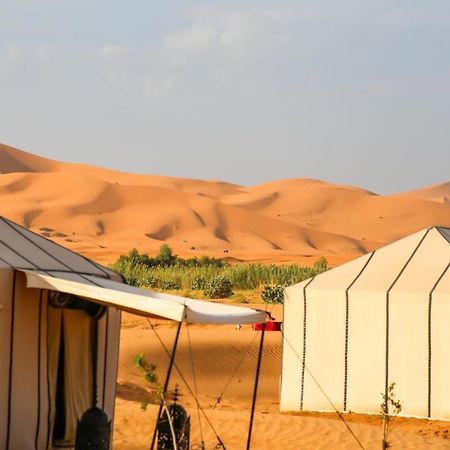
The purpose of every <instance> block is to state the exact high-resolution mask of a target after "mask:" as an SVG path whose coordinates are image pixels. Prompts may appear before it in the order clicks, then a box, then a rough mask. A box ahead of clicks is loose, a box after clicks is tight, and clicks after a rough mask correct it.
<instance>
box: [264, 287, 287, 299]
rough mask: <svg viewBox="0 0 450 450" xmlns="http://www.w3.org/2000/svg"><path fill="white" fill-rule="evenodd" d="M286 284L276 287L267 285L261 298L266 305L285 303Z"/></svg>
mask: <svg viewBox="0 0 450 450" xmlns="http://www.w3.org/2000/svg"><path fill="white" fill-rule="evenodd" d="M285 288H286V286H285V285H284V284H276V285H274V286H269V285H265V286H264V289H263V291H262V292H261V298H262V301H263V302H264V303H283V302H284V289H285Z"/></svg>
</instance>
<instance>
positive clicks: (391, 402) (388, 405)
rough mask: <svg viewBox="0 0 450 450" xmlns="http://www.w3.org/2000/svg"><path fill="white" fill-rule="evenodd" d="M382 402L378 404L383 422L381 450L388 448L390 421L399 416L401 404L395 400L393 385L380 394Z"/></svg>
mask: <svg viewBox="0 0 450 450" xmlns="http://www.w3.org/2000/svg"><path fill="white" fill-rule="evenodd" d="M381 397H382V399H383V401H382V402H381V404H380V417H381V419H382V421H383V440H382V444H381V448H382V450H386V449H387V448H389V441H388V437H389V431H390V426H391V425H392V420H393V419H394V418H395V417H396V416H397V415H398V414H400V412H401V410H402V402H401V401H400V400H398V399H397V398H396V394H395V383H391V384H390V385H389V386H388V389H387V392H386V393H381Z"/></svg>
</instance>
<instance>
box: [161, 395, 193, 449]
mask: <svg viewBox="0 0 450 450" xmlns="http://www.w3.org/2000/svg"><path fill="white" fill-rule="evenodd" d="M177 394H178V391H177V389H175V397H174V401H173V404H172V405H170V406H169V407H168V410H169V416H170V421H171V422H172V427H173V431H172V429H171V426H170V421H169V417H168V416H167V412H166V411H164V412H163V413H162V414H161V417H160V419H159V420H158V447H157V448H158V450H173V449H174V448H175V447H174V445H173V434H175V439H176V443H177V449H178V450H189V442H190V429H191V418H190V416H189V414H188V413H187V411H186V410H185V409H184V408H183V407H182V406H181V405H178V404H177V403H176V402H177Z"/></svg>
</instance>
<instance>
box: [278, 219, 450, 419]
mask: <svg viewBox="0 0 450 450" xmlns="http://www.w3.org/2000/svg"><path fill="white" fill-rule="evenodd" d="M449 266H450V229H448V228H440V227H432V228H429V229H426V230H422V231H419V232H418V233H415V234H413V235H411V236H408V237H406V238H404V239H401V240H399V241H397V242H394V243H392V244H390V245H388V246H386V247H383V248H381V249H379V250H377V251H375V252H373V253H370V254H367V255H364V256H362V257H360V258H357V259H355V260H353V261H351V262H349V263H347V264H343V265H342V266H339V267H337V268H335V269H333V270H330V271H328V272H325V273H323V274H321V275H318V276H317V277H315V278H312V279H309V280H305V281H303V282H301V283H298V284H296V285H294V286H291V287H289V288H287V289H286V291H285V311H284V340H283V366H282V367H283V368H282V384H281V410H283V411H298V410H316V411H320V410H332V409H333V407H332V406H331V404H330V400H331V402H332V403H333V404H334V407H336V408H337V409H338V410H341V411H354V412H366V413H378V412H379V411H380V404H381V402H382V396H381V393H385V392H386V389H387V386H389V385H390V384H391V383H393V382H395V383H396V386H395V392H396V394H397V397H398V398H399V399H400V400H401V401H402V402H403V409H402V414H404V415H407V416H416V417H432V418H445V419H450V269H449ZM324 393H325V394H326V395H327V396H328V397H329V400H328V399H327V398H326V396H325V394H324Z"/></svg>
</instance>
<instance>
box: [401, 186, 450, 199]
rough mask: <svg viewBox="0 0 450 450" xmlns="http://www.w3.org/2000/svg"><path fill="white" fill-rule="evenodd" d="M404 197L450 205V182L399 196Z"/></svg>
mask: <svg viewBox="0 0 450 450" xmlns="http://www.w3.org/2000/svg"><path fill="white" fill-rule="evenodd" d="M398 195H399V196H402V197H412V198H420V199H424V200H430V201H433V202H438V203H444V204H446V205H448V204H450V182H449V181H447V182H444V183H438V184H433V185H432V186H428V187H425V188H423V189H417V190H415V191H411V192H404V193H401V194H398Z"/></svg>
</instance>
